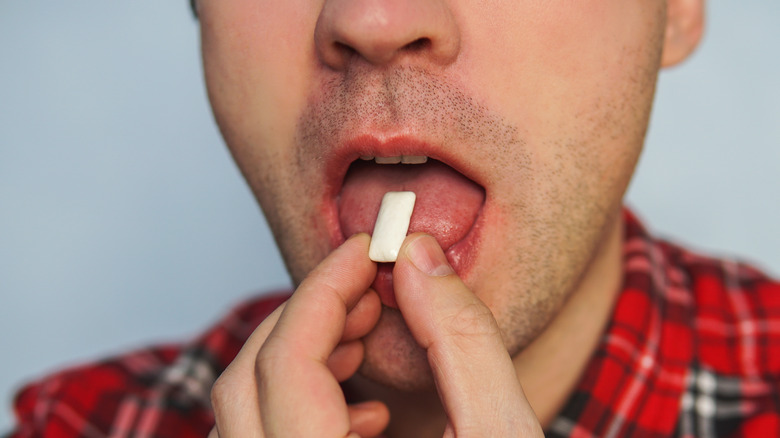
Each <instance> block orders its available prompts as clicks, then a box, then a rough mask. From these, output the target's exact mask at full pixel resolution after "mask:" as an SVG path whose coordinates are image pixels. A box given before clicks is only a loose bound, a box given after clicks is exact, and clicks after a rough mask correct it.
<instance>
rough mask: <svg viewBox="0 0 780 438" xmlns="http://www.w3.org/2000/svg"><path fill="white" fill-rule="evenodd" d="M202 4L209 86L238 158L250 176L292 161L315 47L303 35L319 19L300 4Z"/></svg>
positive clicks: (211, 0)
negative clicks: (268, 165)
mask: <svg viewBox="0 0 780 438" xmlns="http://www.w3.org/2000/svg"><path fill="white" fill-rule="evenodd" d="M202 3H203V5H202V7H201V43H202V52H203V63H204V73H205V78H206V85H207V89H208V93H209V99H210V101H211V104H212V108H213V110H214V115H215V118H216V120H217V123H218V125H219V127H220V129H221V130H222V132H223V135H224V136H225V140H226V142H227V144H228V146H229V147H230V149H231V152H232V153H233V154H234V156H235V158H236V161H237V162H238V165H239V167H241V169H242V171H244V172H245V173H249V171H251V170H252V167H253V166H257V165H260V163H273V162H278V161H279V160H284V159H285V157H287V156H288V155H289V154H290V153H291V151H290V148H289V147H288V145H289V144H290V143H291V141H292V138H293V135H294V127H295V120H296V119H297V117H298V115H299V114H300V111H301V107H302V106H303V102H304V99H305V96H306V94H307V93H306V91H307V90H306V84H307V81H308V79H309V72H310V71H311V70H310V66H309V65H308V64H309V63H310V62H311V59H312V57H311V56H309V55H310V53H312V52H313V42H312V39H311V38H310V37H309V38H307V33H306V32H301V31H300V29H307V28H311V29H313V28H314V24H313V20H316V13H307V11H306V8H304V7H303V6H304V5H305V3H306V2H301V1H296V0H284V1H280V0H277V1H268V0H263V1H257V0H203V1H202ZM311 17H313V18H311ZM258 157H262V158H265V159H263V160H257V158H258ZM250 158H251V160H250ZM247 161H251V162H249V163H248V162H247Z"/></svg>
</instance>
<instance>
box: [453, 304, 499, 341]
mask: <svg viewBox="0 0 780 438" xmlns="http://www.w3.org/2000/svg"><path fill="white" fill-rule="evenodd" d="M442 325H443V326H444V327H445V328H446V333H447V335H449V336H451V337H456V338H466V339H479V338H484V337H489V336H497V335H499V333H500V332H499V328H498V324H497V323H496V320H495V318H493V314H492V313H491V312H490V309H488V308H487V307H486V306H485V305H484V304H482V303H470V304H469V305H467V306H465V307H461V308H459V309H458V310H457V311H455V312H454V313H452V314H450V315H448V316H447V317H446V318H445V319H444V320H443V322H442Z"/></svg>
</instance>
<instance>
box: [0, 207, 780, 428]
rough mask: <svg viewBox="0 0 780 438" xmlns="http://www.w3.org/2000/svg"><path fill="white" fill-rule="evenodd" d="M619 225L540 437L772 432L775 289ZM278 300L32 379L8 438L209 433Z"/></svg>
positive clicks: (779, 357)
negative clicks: (576, 359) (179, 342)
mask: <svg viewBox="0 0 780 438" xmlns="http://www.w3.org/2000/svg"><path fill="white" fill-rule="evenodd" d="M626 219H627V220H626V241H625V248H624V264H625V278H624V285H623V292H622V294H621V295H620V297H619V299H618V302H617V303H616V306H615V311H614V315H613V317H612V321H611V322H610V324H609V326H608V329H607V331H606V333H605V334H604V337H603V339H602V341H601V343H600V345H599V347H598V349H597V350H596V351H595V353H594V355H593V358H592V360H591V362H590V363H589V365H588V366H587V368H586V370H585V372H584V374H583V376H582V379H581V382H580V383H579V385H578V387H577V389H576V390H575V391H574V393H573V394H572V395H571V398H570V400H569V402H568V403H567V404H566V406H565V407H564V409H563V410H562V411H561V413H560V415H559V416H558V418H557V419H555V420H554V422H553V423H552V424H551V425H550V426H549V428H548V430H547V436H548V437H562V436H570V437H628V436H630V437H670V436H678V437H683V438H689V437H704V438H707V437H738V436H749V437H770V436H772V437H780V391H779V390H780V388H779V387H778V386H779V385H778V383H779V382H780V379H779V377H780V284H778V283H777V282H774V281H772V280H770V279H768V278H767V277H765V276H764V275H762V274H761V273H759V272H758V271H756V270H754V269H752V268H750V267H748V266H745V265H742V264H739V263H735V262H732V261H721V260H715V259H711V258H707V257H702V256H700V255H696V254H693V253H691V252H688V251H686V250H683V249H681V248H678V247H676V246H673V245H671V244H668V243H665V242H661V241H657V240H654V239H653V238H651V237H650V236H649V235H648V234H647V233H646V232H645V231H644V229H643V228H642V227H641V225H639V223H638V222H637V221H636V219H634V218H633V217H632V216H631V215H630V214H626ZM283 300H284V297H272V298H262V299H258V300H255V301H252V302H249V303H247V304H244V305H242V306H241V307H239V308H238V309H236V310H234V311H233V312H232V313H231V314H230V315H228V316H227V317H226V318H225V319H224V320H222V321H221V322H220V323H219V324H218V325H217V326H216V327H214V328H212V329H211V330H209V331H208V332H206V333H205V334H204V335H203V336H201V337H200V338H198V339H196V340H195V341H194V342H192V343H190V344H188V345H183V346H161V347H155V348H150V349H148V350H143V351H138V352H135V353H132V354H129V355H126V356H122V357H119V358H116V359H111V360H107V361H104V362H100V363H97V364H92V365H87V366H82V367H78V368H75V369H71V370H67V371H63V372H61V373H59V374H56V375H54V376H51V377H47V378H45V379H43V380H41V381H39V382H36V383H33V384H31V385H29V386H27V387H26V388H25V389H23V390H22V391H21V393H20V394H19V395H18V396H17V399H16V414H17V417H18V428H17V430H16V431H15V432H13V433H12V434H11V435H10V436H11V437H36V436H47V437H75V436H83V437H103V436H112V437H123V436H133V437H189V436H193V437H195V436H206V435H207V434H208V432H209V430H210V429H211V427H212V425H213V422H214V417H213V414H212V412H211V409H210V406H209V391H210V388H211V385H212V383H213V382H214V379H215V378H216V376H218V375H219V374H220V372H221V371H222V370H223V369H224V368H225V367H226V366H227V365H228V364H229V363H230V361H231V360H232V359H233V357H234V356H235V355H236V353H237V352H238V350H239V349H240V348H241V346H242V345H243V343H244V341H245V340H246V339H247V337H248V336H249V335H250V333H251V332H252V331H253V329H254V328H255V327H256V326H257V325H258V324H259V323H260V322H261V321H262V320H263V319H264V318H265V317H266V315H268V314H269V313H270V312H271V311H272V310H273V309H274V308H275V307H276V306H278V305H279V304H280V303H281V302H282V301H283Z"/></svg>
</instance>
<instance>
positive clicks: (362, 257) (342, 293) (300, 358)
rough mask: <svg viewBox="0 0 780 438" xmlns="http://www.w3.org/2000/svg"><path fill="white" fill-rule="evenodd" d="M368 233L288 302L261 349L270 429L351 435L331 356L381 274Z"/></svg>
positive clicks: (262, 388)
mask: <svg viewBox="0 0 780 438" xmlns="http://www.w3.org/2000/svg"><path fill="white" fill-rule="evenodd" d="M368 244H369V237H368V235H365V234H363V235H358V236H355V237H353V238H351V239H349V240H348V241H347V242H345V243H344V244H343V245H342V246H340V247H339V248H338V249H336V250H335V251H334V252H333V253H331V254H330V255H329V256H328V257H327V258H326V259H325V260H324V261H323V262H322V263H321V264H320V265H319V266H318V267H317V268H316V269H315V270H314V271H312V273H311V274H310V275H309V276H308V277H307V278H306V279H305V280H304V281H303V282H302V283H301V285H300V286H299V287H298V289H297V290H296V292H295V294H293V296H292V297H291V298H290V300H289V301H288V302H287V304H286V306H285V308H284V310H283V311H282V313H281V315H280V316H279V321H278V322H277V324H276V326H275V327H274V329H273V330H272V331H271V333H270V334H269V336H268V339H267V340H266V342H265V344H264V345H263V347H262V348H261V349H260V353H259V354H258V356H257V368H256V372H257V378H258V382H257V383H258V386H259V389H260V391H259V393H260V400H259V401H260V410H261V412H262V418H263V427H264V429H265V430H266V433H267V434H268V435H269V436H274V435H277V434H278V435H282V431H284V433H283V435H285V436H287V435H290V436H292V435H295V436H346V435H347V433H348V432H349V428H350V422H349V416H348V412H347V409H346V402H345V400H344V395H343V393H342V391H341V388H340V386H339V384H338V382H337V381H336V379H335V378H334V376H333V374H332V373H331V371H330V369H329V368H328V366H327V360H328V357H329V356H330V354H331V353H332V352H333V350H334V348H335V347H336V346H337V345H338V343H339V341H340V340H341V337H342V333H343V332H344V326H345V323H346V318H347V313H348V312H349V310H350V309H351V308H352V307H353V306H354V305H355V304H356V303H357V302H358V301H359V300H360V298H361V296H362V295H363V294H364V293H365V292H366V290H367V289H368V288H369V286H370V285H371V283H372V281H373V279H374V277H375V275H376V264H374V263H373V262H372V261H370V260H369V258H368Z"/></svg>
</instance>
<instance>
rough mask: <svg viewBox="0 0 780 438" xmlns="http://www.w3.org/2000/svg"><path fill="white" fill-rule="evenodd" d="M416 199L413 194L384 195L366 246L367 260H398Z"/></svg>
mask: <svg viewBox="0 0 780 438" xmlns="http://www.w3.org/2000/svg"><path fill="white" fill-rule="evenodd" d="M416 199H417V195H415V194H414V192H387V193H385V196H384V197H383V198H382V205H381V206H380V207H379V215H377V217H376V224H374V233H373V235H372V237H371V244H370V245H369V246H368V258H370V259H371V260H373V261H375V262H394V261H395V260H396V259H397V258H398V251H400V250H401V244H403V243H404V238H406V233H407V231H409V220H410V219H411V218H412V210H414V201H415V200H416Z"/></svg>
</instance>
